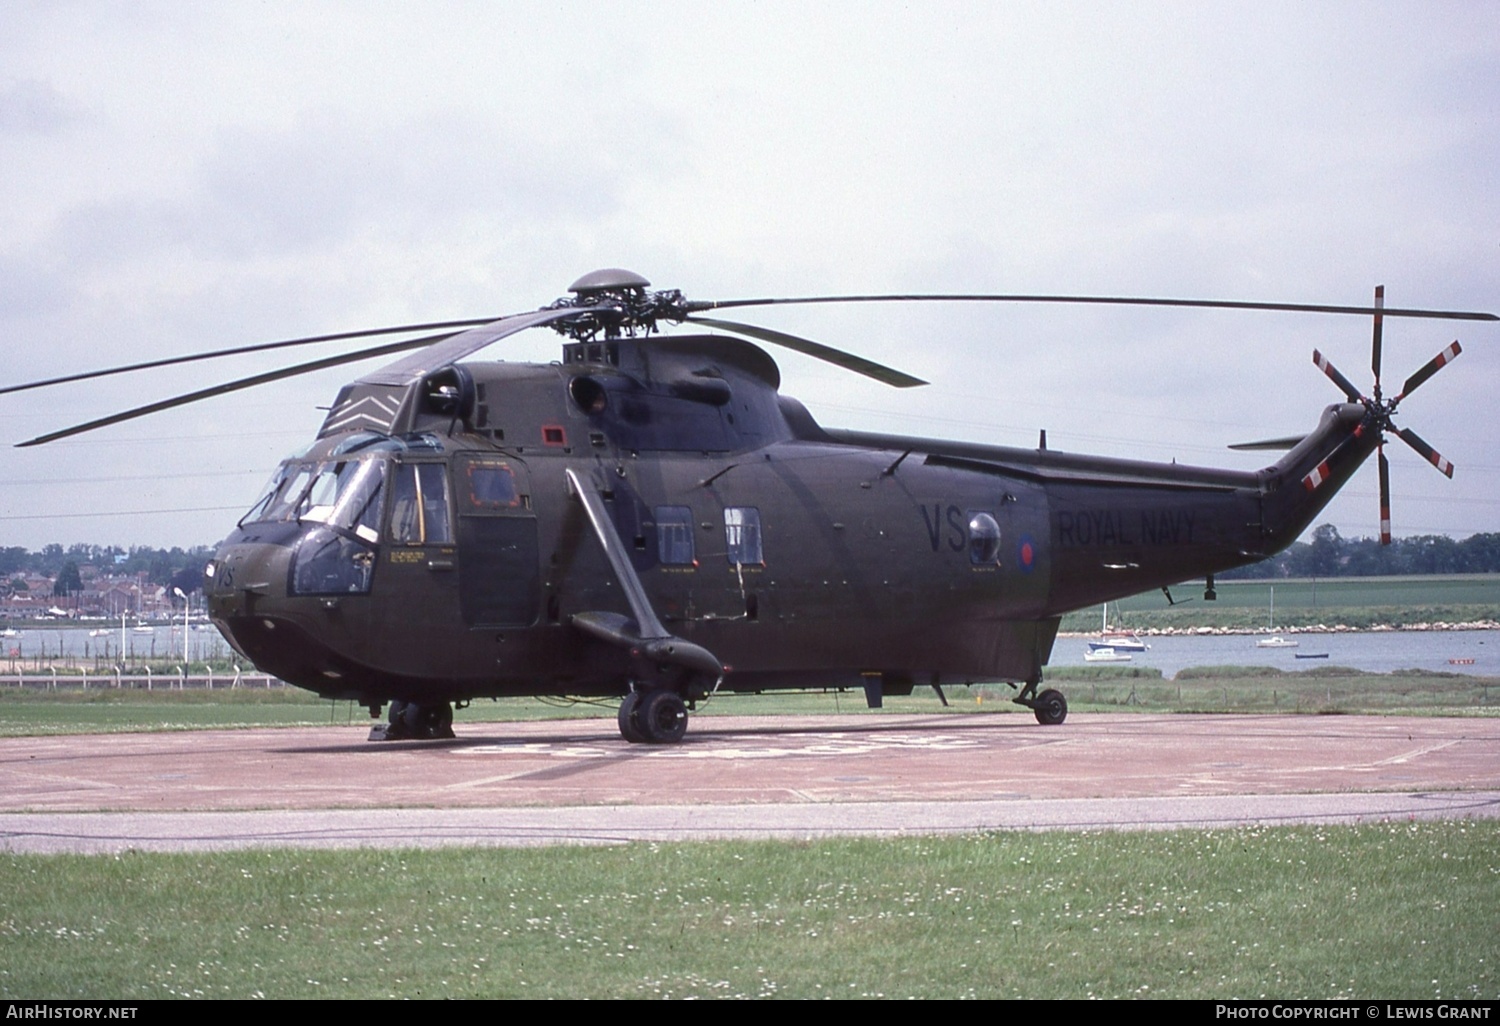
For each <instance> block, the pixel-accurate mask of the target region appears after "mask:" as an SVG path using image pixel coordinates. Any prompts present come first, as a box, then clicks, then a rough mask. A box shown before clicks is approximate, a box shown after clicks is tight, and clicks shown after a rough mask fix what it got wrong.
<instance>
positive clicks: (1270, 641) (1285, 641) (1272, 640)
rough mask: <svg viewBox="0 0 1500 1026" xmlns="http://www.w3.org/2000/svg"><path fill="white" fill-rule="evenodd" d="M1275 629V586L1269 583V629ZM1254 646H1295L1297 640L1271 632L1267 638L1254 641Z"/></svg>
mask: <svg viewBox="0 0 1500 1026" xmlns="http://www.w3.org/2000/svg"><path fill="white" fill-rule="evenodd" d="M1275 629H1276V586H1275V585H1274V584H1273V585H1271V630H1273V631H1274V630H1275ZM1255 647H1256V648H1296V647H1297V642H1295V641H1293V640H1292V639H1290V638H1283V637H1282V636H1281V635H1280V634H1273V635H1271V636H1270V637H1269V638H1261V639H1260V640H1259V641H1257V642H1256V643H1255Z"/></svg>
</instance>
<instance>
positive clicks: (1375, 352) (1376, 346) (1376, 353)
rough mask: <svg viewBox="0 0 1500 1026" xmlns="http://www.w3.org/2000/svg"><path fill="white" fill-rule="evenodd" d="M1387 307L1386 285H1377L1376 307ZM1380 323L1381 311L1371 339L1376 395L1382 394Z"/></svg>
mask: <svg viewBox="0 0 1500 1026" xmlns="http://www.w3.org/2000/svg"><path fill="white" fill-rule="evenodd" d="M1384 307H1385V286H1384V285H1376V286H1375V309H1376V310H1377V311H1381V310H1383V308H1384ZM1380 325H1381V313H1376V314H1375V329H1374V337H1373V338H1372V339H1371V341H1370V369H1371V370H1372V371H1374V372H1375V395H1376V396H1377V397H1379V395H1380Z"/></svg>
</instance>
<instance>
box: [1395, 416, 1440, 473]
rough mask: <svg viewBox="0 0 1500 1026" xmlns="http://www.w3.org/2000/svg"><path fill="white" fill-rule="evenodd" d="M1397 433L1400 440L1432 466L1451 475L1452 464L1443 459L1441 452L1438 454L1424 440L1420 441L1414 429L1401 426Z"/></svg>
mask: <svg viewBox="0 0 1500 1026" xmlns="http://www.w3.org/2000/svg"><path fill="white" fill-rule="evenodd" d="M1397 434H1399V435H1400V436H1401V440H1402V441H1403V442H1405V443H1406V444H1407V445H1409V446H1411V447H1412V448H1413V449H1415V450H1417V452H1418V454H1420V455H1421V457H1422V458H1423V459H1424V460H1426V461H1427V462H1428V463H1431V464H1432V465H1433V466H1434V467H1437V468H1438V470H1440V471H1442V472H1443V473H1444V474H1446V475H1448V476H1449V477H1450V478H1451V477H1452V476H1453V464H1451V463H1449V462H1448V461H1447V460H1445V459H1443V457H1442V454H1440V453H1439V452H1438V451H1437V450H1436V449H1434V448H1433V447H1432V446H1430V445H1428V444H1427V443H1426V442H1424V441H1422V439H1421V437H1420V436H1419V435H1418V434H1417V433H1416V432H1415V431H1413V430H1412V429H1411V428H1402V429H1401V430H1400V431H1398V432H1397Z"/></svg>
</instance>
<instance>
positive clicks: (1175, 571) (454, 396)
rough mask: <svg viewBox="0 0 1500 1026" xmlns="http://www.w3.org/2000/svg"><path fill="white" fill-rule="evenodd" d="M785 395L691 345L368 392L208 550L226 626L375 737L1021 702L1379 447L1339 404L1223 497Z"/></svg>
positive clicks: (239, 645)
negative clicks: (634, 715) (780, 700)
mask: <svg viewBox="0 0 1500 1026" xmlns="http://www.w3.org/2000/svg"><path fill="white" fill-rule="evenodd" d="M779 384H780V379H779V372H778V371H777V369H776V366H775V364H774V363H773V362H772V361H771V359H770V357H769V356H767V355H766V354H765V353H764V352H763V351H761V350H760V349H759V348H757V347H755V346H753V345H751V344H749V343H746V342H741V341H738V340H732V339H725V338H722V337H717V336H696V337H672V338H650V339H642V340H632V341H631V342H630V344H629V345H628V346H626V347H621V346H618V345H616V344H614V343H582V344H576V345H570V346H567V347H565V359H564V361H563V362H562V363H559V364H549V365H530V364H511V363H476V364H466V365H453V366H450V367H448V368H445V369H444V370H443V371H442V372H441V373H440V374H436V375H430V376H428V377H427V378H426V379H425V380H424V382H423V383H422V385H421V386H420V387H418V386H411V388H410V389H409V390H408V391H409V393H410V394H408V395H404V396H403V395H398V394H397V392H396V391H395V389H394V386H392V392H391V396H393V397H394V398H391V399H390V401H386V400H384V399H382V398H381V396H380V395H377V394H376V392H375V391H372V390H370V389H368V388H367V389H365V391H363V392H361V390H360V389H359V388H358V387H354V386H351V388H350V389H346V390H345V392H344V393H343V394H342V395H341V396H340V400H339V402H338V403H336V404H335V407H334V411H333V412H332V413H330V415H329V419H328V422H326V423H325V425H324V429H323V432H322V433H321V436H320V438H319V439H318V441H317V442H316V443H315V444H314V445H313V446H312V447H311V448H310V449H309V450H308V451H307V452H305V453H304V454H302V455H299V456H298V457H295V458H293V459H290V460H288V461H286V462H285V463H284V464H283V465H282V467H281V468H280V470H279V471H278V473H277V475H276V476H275V478H273V481H272V484H271V486H270V488H268V490H267V493H266V495H265V496H263V498H262V499H261V500H260V501H259V502H258V503H257V504H256V506H255V507H254V508H253V509H252V510H251V511H250V513H248V514H247V515H246V516H245V518H243V519H242V520H241V522H240V523H239V525H238V526H237V527H236V528H235V530H234V531H233V532H231V533H230V535H229V536H228V537H227V538H226V539H225V540H224V541H223V542H222V543H221V545H220V547H219V550H218V552H217V554H216V556H215V559H214V561H213V563H212V564H211V568H210V571H211V575H210V577H209V579H208V582H207V590H208V596H209V608H210V612H211V615H212V616H213V619H214V621H215V622H216V623H217V625H218V626H219V628H220V629H221V631H223V633H224V634H225V636H226V637H227V638H228V639H229V640H230V642H231V643H232V644H233V645H234V647H235V648H236V649H237V650H238V651H240V652H241V653H243V654H244V655H245V656H246V657H248V658H249V659H251V660H252V661H253V662H254V663H255V664H256V665H257V666H258V667H260V668H261V669H263V670H265V671H267V672H270V673H273V674H275V675H277V676H279V677H281V678H282V679H284V680H287V681H289V682H291V683H294V684H297V685H299V686H301V687H304V688H308V689H311V690H313V691H316V692H318V693H319V694H321V695H325V696H328V697H337V698H348V699H354V700H356V701H359V702H361V703H363V704H366V705H369V706H371V708H372V711H374V710H376V709H378V708H379V707H380V705H381V704H382V703H385V702H392V701H400V702H411V703H447V702H462V701H465V700H469V699H473V698H478V697H488V696H504V695H579V696H589V695H596V696H598V695H622V694H626V693H627V692H630V691H632V690H635V689H637V688H642V687H645V688H648V689H649V688H653V687H668V688H671V689H673V690H674V691H676V692H677V693H679V694H681V695H682V696H683V697H684V698H687V699H689V700H691V699H693V698H700V697H702V696H703V695H704V694H707V693H708V692H710V691H713V690H715V689H718V690H733V691H762V690H772V689H777V688H806V687H845V686H854V687H858V686H861V685H863V686H864V687H865V688H866V689H867V691H868V690H869V689H870V687H871V685H872V682H877V683H878V691H880V692H883V693H885V694H892V693H903V692H907V691H909V690H910V689H911V687H912V686H914V685H926V684H946V683H964V682H970V681H1013V682H1019V681H1026V682H1030V683H1031V685H1032V687H1033V688H1034V686H1035V683H1036V682H1037V681H1038V680H1040V678H1041V671H1042V667H1043V666H1044V665H1045V664H1046V662H1047V660H1048V657H1049V655H1050V653H1051V648H1052V643H1053V639H1054V637H1055V635H1056V631H1057V626H1058V620H1059V617H1060V616H1061V615H1062V614H1064V613H1066V612H1069V611H1071V610H1074V609H1078V608H1082V607H1084V606H1087V605H1090V604H1096V603H1098V602H1101V601H1105V600H1108V599H1112V598H1118V597H1122V596H1125V595H1130V594H1135V593H1138V592H1141V591H1144V590H1147V589H1151V588H1157V587H1162V586H1165V585H1171V584H1177V583H1179V582H1182V581H1185V580H1190V579H1194V578H1202V577H1204V576H1205V575H1209V574H1213V573H1216V572H1219V571H1222V570H1225V569H1228V568H1231V567H1235V566H1239V565H1243V564H1245V563H1249V562H1253V561H1255V560H1258V559H1261V558H1264V557H1265V556H1266V555H1269V554H1271V553H1273V552H1275V551H1278V550H1279V549H1281V548H1284V547H1285V546H1286V545H1288V544H1290V543H1291V541H1293V540H1294V539H1295V538H1296V537H1297V535H1298V534H1299V533H1300V532H1301V531H1302V530H1303V529H1304V528H1305V527H1306V526H1307V525H1308V524H1309V523H1310V522H1311V520H1312V518H1313V517H1314V516H1315V515H1316V513H1317V511H1318V510H1319V509H1321V508H1322V506H1323V505H1325V504H1326V502H1327V501H1328V499H1329V498H1331V496H1332V495H1333V493H1334V492H1335V491H1336V490H1337V488H1338V486H1339V485H1341V484H1342V483H1343V481H1344V480H1346V479H1347V478H1348V476H1349V475H1350V474H1352V473H1353V471H1354V470H1355V469H1356V468H1357V467H1358V465H1359V464H1360V463H1361V462H1362V461H1363V460H1364V459H1365V458H1366V457H1367V456H1368V455H1369V454H1370V452H1371V451H1373V449H1374V447H1375V444H1376V442H1377V441H1378V437H1379V432H1378V431H1367V430H1365V429H1364V427H1363V426H1362V425H1363V421H1364V419H1365V411H1364V410H1363V409H1362V408H1361V407H1360V406H1359V404H1356V403H1347V404H1341V405H1337V406H1333V407H1330V408H1329V409H1328V411H1326V412H1325V414H1324V418H1323V422H1322V424H1321V425H1320V427H1319V428H1318V430H1317V431H1315V432H1314V433H1313V434H1312V435H1309V436H1308V438H1307V439H1306V440H1304V441H1303V442H1302V444H1300V445H1298V446H1297V447H1296V448H1295V449H1293V450H1292V451H1291V452H1290V453H1288V454H1287V456H1286V457H1284V458H1283V459H1282V460H1280V461H1279V462H1278V463H1276V464H1275V465H1273V466H1271V467H1268V468H1265V469H1263V470H1259V471H1248V472H1247V471H1225V470H1213V469H1206V468H1193V467H1187V466H1182V465H1178V464H1175V463H1174V464H1159V463H1143V462H1137V461H1128V460H1115V459H1108V458H1102V457H1091V456H1079V455H1071V454H1067V453H1060V452H1055V451H1050V450H1046V449H1016V448H1007V447H997V446H986V445H980V444H974V443H959V442H945V441H939V440H930V439H916V438H906V437H902V436H894V435H875V434H867V433H858V432H847V431H835V430H828V429H824V428H822V427H820V426H819V425H818V424H816V423H815V422H814V420H813V419H812V417H811V416H810V415H809V414H808V413H807V412H806V410H805V409H804V408H803V407H802V406H801V405H800V404H799V403H797V402H796V401H795V400H792V399H789V398H787V397H784V396H781V395H780V394H779ZM377 391H378V390H377ZM398 407H399V409H398ZM1315 470H1316V471H1318V472H1319V474H1320V475H1321V476H1320V477H1319V482H1320V486H1319V487H1317V488H1309V487H1304V484H1303V479H1304V478H1305V477H1306V476H1307V475H1308V474H1309V473H1310V472H1313V471H1315ZM1325 482H1326V483H1325ZM581 492H582V493H588V494H581ZM594 512H597V513H599V517H598V518H595V517H593V516H592V514H593V513H594ZM611 549H613V550H614V555H613V557H612V556H611ZM643 603H644V605H643ZM653 614H654V619H655V620H656V621H657V623H656V625H655V626H654V627H652V625H651V624H652V620H653ZM648 628H649V629H648ZM653 639H654V640H653ZM647 642H651V643H653V644H655V645H656V647H651V645H648V644H646V643H647ZM663 646H665V647H663ZM674 646H675V647H674ZM663 653H667V654H665V655H664V654H663Z"/></svg>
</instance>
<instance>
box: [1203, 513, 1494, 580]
mask: <svg viewBox="0 0 1500 1026" xmlns="http://www.w3.org/2000/svg"><path fill="white" fill-rule="evenodd" d="M1494 573H1500V534H1497V533H1493V532H1492V533H1488V534H1475V535H1470V536H1469V537H1468V538H1465V539H1464V540H1463V541H1454V540H1453V539H1452V538H1449V537H1447V536H1446V535H1440V534H1424V535H1417V536H1415V537H1411V538H1397V539H1395V540H1393V541H1392V542H1391V544H1389V545H1381V544H1380V539H1378V538H1345V537H1343V536H1342V535H1340V534H1339V530H1338V528H1336V527H1334V526H1333V525H1332V524H1324V525H1322V526H1321V527H1318V528H1315V529H1314V530H1313V533H1312V541H1310V542H1296V543H1294V544H1293V545H1292V547H1291V548H1289V549H1287V550H1286V551H1285V552H1283V553H1281V554H1280V555H1277V556H1272V557H1271V558H1270V559H1267V560H1262V561H1261V562H1259V563H1255V564H1253V565H1251V566H1247V567H1241V568H1240V569H1238V570H1232V571H1230V572H1229V573H1225V574H1220V575H1219V576H1220V577H1221V578H1224V579H1234V578H1251V579H1260V578H1276V577H1373V576H1397V575H1401V574H1494Z"/></svg>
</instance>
